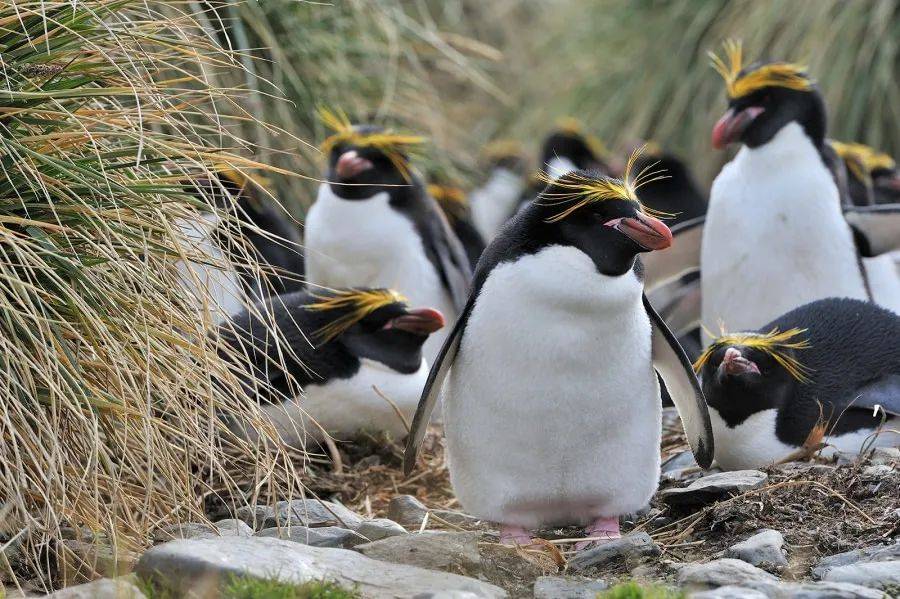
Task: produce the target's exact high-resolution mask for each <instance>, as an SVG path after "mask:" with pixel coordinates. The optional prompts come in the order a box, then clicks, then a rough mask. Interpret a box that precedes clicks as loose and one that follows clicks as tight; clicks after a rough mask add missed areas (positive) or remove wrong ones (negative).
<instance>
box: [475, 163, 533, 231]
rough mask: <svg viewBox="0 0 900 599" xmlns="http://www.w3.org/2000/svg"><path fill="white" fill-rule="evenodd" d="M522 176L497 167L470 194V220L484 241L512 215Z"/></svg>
mask: <svg viewBox="0 0 900 599" xmlns="http://www.w3.org/2000/svg"><path fill="white" fill-rule="evenodd" d="M522 188H523V184H522V178H521V177H520V176H518V175H517V174H516V173H514V172H512V171H511V170H509V169H505V168H497V169H495V170H494V172H493V174H492V175H491V178H490V179H488V181H487V183H485V184H484V186H483V187H481V188H479V189H476V190H473V191H472V193H471V194H470V203H471V205H472V222H473V224H474V225H475V228H476V229H478V232H479V233H481V236H482V237H483V238H484V240H485V241H490V240H491V239H493V238H494V235H496V234H497V230H498V229H499V228H500V227H501V226H502V225H503V223H505V222H506V220H507V219H508V218H509V217H510V216H512V213H513V210H514V209H515V207H516V204H517V203H518V201H519V196H520V195H521V194H522Z"/></svg>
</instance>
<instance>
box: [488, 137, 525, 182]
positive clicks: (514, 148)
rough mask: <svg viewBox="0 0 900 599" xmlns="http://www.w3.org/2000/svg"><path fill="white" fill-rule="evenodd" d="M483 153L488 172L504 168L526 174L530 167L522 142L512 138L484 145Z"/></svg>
mask: <svg viewBox="0 0 900 599" xmlns="http://www.w3.org/2000/svg"><path fill="white" fill-rule="evenodd" d="M481 154H482V159H483V161H484V165H485V167H486V168H485V170H486V171H487V172H490V171H493V170H494V169H501V168H502V169H506V170H508V171H511V172H513V173H515V174H517V175H520V176H524V175H525V171H526V170H527V168H528V160H527V159H526V157H525V152H524V151H523V150H522V144H520V143H519V142H517V141H515V140H512V139H497V140H494V141H492V142H490V143H489V144H487V145H486V146H485V147H484V149H483V150H482V151H481Z"/></svg>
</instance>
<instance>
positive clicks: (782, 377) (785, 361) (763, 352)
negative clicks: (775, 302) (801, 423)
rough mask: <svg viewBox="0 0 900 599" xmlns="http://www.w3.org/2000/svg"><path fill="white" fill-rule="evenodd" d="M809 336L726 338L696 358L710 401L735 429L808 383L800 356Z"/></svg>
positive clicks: (778, 334)
mask: <svg viewBox="0 0 900 599" xmlns="http://www.w3.org/2000/svg"><path fill="white" fill-rule="evenodd" d="M805 332H806V331H805V330H801V329H790V330H787V331H784V332H779V331H778V329H773V330H771V331H770V332H768V333H736V334H730V335H723V336H721V337H719V338H718V339H716V340H715V341H713V342H712V344H710V346H709V347H707V348H706V350H705V351H704V352H703V353H702V354H701V355H700V357H699V358H697V361H696V362H695V363H694V369H695V370H696V371H697V374H698V375H699V376H700V379H701V380H702V381H703V393H704V394H705V395H706V401H707V402H708V403H709V405H710V406H711V407H714V408H715V409H716V410H717V411H718V412H719V414H720V415H721V416H722V418H724V419H725V420H726V422H729V424H736V423H738V422H741V421H743V420H744V419H745V418H747V417H748V416H749V415H751V414H754V413H756V412H759V411H761V410H766V409H772V408H778V407H780V406H781V405H782V404H783V402H785V401H786V400H787V399H788V398H789V397H791V396H792V395H794V392H795V389H796V386H797V385H802V384H805V383H807V382H808V380H809V379H808V372H807V370H806V369H805V368H804V366H803V364H802V362H801V361H800V355H799V354H800V352H801V351H802V350H804V349H806V348H808V347H809V343H808V341H806V339H805V338H804V335H803V334H804V333H805Z"/></svg>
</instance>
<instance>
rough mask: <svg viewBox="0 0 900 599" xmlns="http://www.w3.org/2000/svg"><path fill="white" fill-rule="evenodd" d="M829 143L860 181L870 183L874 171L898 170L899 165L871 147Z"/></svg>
mask: <svg viewBox="0 0 900 599" xmlns="http://www.w3.org/2000/svg"><path fill="white" fill-rule="evenodd" d="M828 143H829V144H830V145H831V147H832V148H833V149H834V151H835V152H836V153H837V155H838V156H840V157H841V158H842V159H843V160H844V162H845V163H846V164H847V168H849V169H850V170H851V171H852V172H853V174H854V175H855V176H856V178H857V179H859V180H860V181H863V182H868V181H870V179H871V175H872V172H873V171H877V170H888V171H891V170H894V169H895V168H897V163H896V162H895V161H894V159H893V158H891V157H890V156H889V155H887V154H885V153H883V152H879V151H878V150H876V149H875V148H872V147H870V146H867V145H864V144H859V143H843V142H839V141H835V140H833V139H832V140H829V142H828Z"/></svg>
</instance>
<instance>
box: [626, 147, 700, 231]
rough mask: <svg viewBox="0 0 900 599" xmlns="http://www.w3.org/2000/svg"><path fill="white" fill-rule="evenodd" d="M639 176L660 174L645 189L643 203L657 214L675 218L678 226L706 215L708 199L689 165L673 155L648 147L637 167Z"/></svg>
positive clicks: (671, 223) (636, 164) (672, 221)
mask: <svg viewBox="0 0 900 599" xmlns="http://www.w3.org/2000/svg"><path fill="white" fill-rule="evenodd" d="M634 168H635V170H636V171H637V172H642V171H644V170H648V171H657V172H659V173H660V176H659V177H657V178H654V180H652V181H648V182H647V183H646V184H645V185H643V186H642V187H641V203H642V204H644V205H645V206H647V207H648V208H650V209H651V210H655V211H657V212H660V213H663V214H668V215H671V217H670V219H669V220H667V223H666V224H668V225H669V226H674V225H678V224H681V223H683V222H687V221H690V220H693V219H695V218H697V217H699V216H703V215H704V214H706V196H705V194H704V193H703V192H702V191H701V190H700V186H699V185H698V184H697V181H696V180H695V179H694V175H693V174H692V173H691V171H690V169H689V168H688V166H687V164H685V163H684V161H683V160H682V159H681V158H679V157H678V156H676V155H675V154H673V153H672V152H668V151H665V150H663V149H661V148H659V147H658V146H657V145H656V144H654V143H648V144H647V146H645V148H644V152H643V153H642V154H641V157H640V159H639V160H638V161H637V162H636V163H635V165H634Z"/></svg>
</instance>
